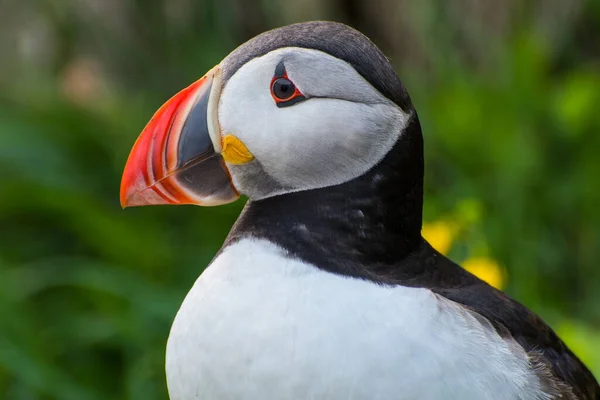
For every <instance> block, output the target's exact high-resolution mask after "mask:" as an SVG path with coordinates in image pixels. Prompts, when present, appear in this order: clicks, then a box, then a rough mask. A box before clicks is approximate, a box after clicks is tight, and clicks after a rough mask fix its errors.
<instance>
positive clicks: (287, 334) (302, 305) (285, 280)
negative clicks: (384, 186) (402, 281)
mask: <svg viewBox="0 0 600 400" xmlns="http://www.w3.org/2000/svg"><path fill="white" fill-rule="evenodd" d="M167 380H168V385H169V393H170V396H171V399H172V400H193V399H203V400H211V399H218V400H246V399H247V400H258V399H260V400H269V399H273V400H275V399H277V400H287V399H289V400H292V399H293V400H298V399H315V400H316V399H319V400H322V399H329V400H342V399H343V400H377V399H381V400H384V399H386V400H387V399H407V400H416V399H427V400H442V399H444V400H447V399H460V400H469V399H477V400H485V399H495V400H517V399H520V400H534V399H546V398H549V397H547V396H545V395H544V394H543V393H542V392H541V391H540V388H539V386H540V385H539V381H538V378H537V377H536V375H535V374H534V372H533V371H532V370H531V366H530V365H529V361H528V358H527V355H526V353H525V352H524V350H523V349H522V348H521V347H520V346H517V345H516V344H515V343H514V342H511V341H509V340H505V339H503V338H501V337H500V336H499V335H498V334H497V333H496V331H494V329H492V327H491V325H490V324H489V322H487V321H486V320H484V319H483V318H481V317H477V316H476V315H475V314H472V313H471V312H469V311H467V310H466V309H465V308H464V307H461V306H459V305H457V304H456V303H453V302H452V301H450V300H447V299H445V298H443V297H440V296H437V295H435V294H434V293H433V292H431V291H430V290H427V289H423V288H409V287H404V286H381V285H377V284H375V283H373V282H369V281H364V280H360V279H355V278H349V277H343V276H340V275H336V274H332V273H328V272H325V271H323V270H320V269H318V268H316V267H315V266H312V265H309V264H306V263H304V262H302V261H300V260H297V259H293V258H290V257H289V256H288V255H287V254H286V253H285V252H284V250H282V249H281V248H279V247H278V246H276V245H274V244H272V243H270V242H267V241H265V240H257V239H243V240H241V241H240V242H238V243H236V244H233V245H230V246H229V247H226V248H225V249H224V251H223V252H222V253H221V254H220V255H219V256H218V257H217V258H216V259H215V260H214V262H213V263H212V264H211V265H210V266H209V267H208V268H207V270H206V271H205V272H204V273H203V274H202V275H201V276H200V278H198V280H197V281H196V283H195V284H194V286H193V288H192V289H191V291H190V292H189V294H188V295H187V297H186V299H185V301H184V303H183V305H182V306H181V309H180V310H179V313H178V314H177V317H176V319H175V322H174V324H173V327H172V330H171V334H170V337H169V341H168V345H167Z"/></svg>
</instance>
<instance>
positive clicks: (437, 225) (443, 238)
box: [422, 220, 455, 255]
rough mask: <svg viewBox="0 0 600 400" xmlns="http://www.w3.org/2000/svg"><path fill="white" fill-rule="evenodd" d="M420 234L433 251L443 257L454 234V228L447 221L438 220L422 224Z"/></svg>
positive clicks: (448, 249)
mask: <svg viewBox="0 0 600 400" xmlns="http://www.w3.org/2000/svg"><path fill="white" fill-rule="evenodd" d="M422 233H423V237H424V238H425V240H427V241H428V242H429V244H431V245H432V246H433V248H434V249H436V250H437V251H439V252H440V253H442V254H444V255H446V254H448V251H450V247H451V246H452V241H453V240H454V233H455V229H454V227H453V226H452V225H451V224H450V223H449V222H448V221H443V220H439V221H436V222H426V223H424V224H423V229H422Z"/></svg>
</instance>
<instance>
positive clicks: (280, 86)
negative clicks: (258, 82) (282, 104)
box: [271, 78, 296, 100]
mask: <svg viewBox="0 0 600 400" xmlns="http://www.w3.org/2000/svg"><path fill="white" fill-rule="evenodd" d="M271 91H272V92H273V96H275V97H276V98H277V99H279V100H288V99H290V98H291V97H292V96H293V95H294V93H295V92H296V86H295V85H294V84H293V83H292V81H290V80H289V79H286V78H278V79H276V80H275V81H274V82H273V86H272V87H271Z"/></svg>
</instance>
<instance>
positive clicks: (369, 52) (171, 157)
mask: <svg viewBox="0 0 600 400" xmlns="http://www.w3.org/2000/svg"><path fill="white" fill-rule="evenodd" d="M423 157H424V155H423V137H422V134H421V126H420V124H419V119H418V116H417V112H416V111H415V108H414V106H413V104H412V102H411V100H410V97H409V95H408V93H407V91H406V88H405V87H404V85H403V84H402V83H401V81H400V79H399V78H398V76H397V75H396V73H395V71H394V68H393V67H392V65H391V63H390V62H389V60H388V59H387V58H386V57H385V55H384V54H383V53H382V51H380V50H379V48H378V47H377V46H376V45H375V44H373V43H372V42H371V41H370V40H369V39H368V38H367V37H366V36H365V35H363V34H362V33H360V32H358V31H357V30H354V29H353V28H351V27H349V26H346V25H344V24H341V23H337V22H324V21H312V22H304V23H298V24H293V25H288V26H284V27H281V28H277V29H274V30H270V31H267V32H265V33H262V34H260V35H258V36H256V37H254V38H253V39H251V40H249V41H248V42H246V43H244V44H242V45H241V46H239V47H238V48H237V49H235V50H234V51H233V52H232V53H230V54H229V55H228V56H227V57H226V58H225V59H224V60H223V61H221V62H220V63H219V64H218V65H216V66H215V67H214V68H213V69H211V70H210V71H209V72H208V73H206V74H205V75H204V76H203V77H202V78H200V79H199V80H197V81H196V82H194V83H192V84H191V85H190V86H189V87H187V88H185V89H183V90H182V91H180V92H179V93H177V94H175V95H174V96H173V97H172V98H171V99H169V100H168V101H167V102H166V103H165V104H164V105H163V106H162V107H160V109H159V110H158V111H157V112H156V113H155V114H154V116H153V117H152V118H151V120H150V122H149V123H148V124H147V125H146V127H145V128H144V129H143V131H142V133H141V134H140V136H139V137H138V139H137V141H136V142H135V144H134V145H133V148H132V150H131V152H130V155H129V158H128V160H127V163H126V165H125V169H124V172H123V178H122V182H121V192H120V199H121V204H122V206H123V207H127V206H143V205H162V204H192V205H200V206H216V205H220V204H225V203H229V202H233V201H235V200H236V199H238V198H239V197H240V195H244V196H246V197H247V198H248V201H247V203H246V205H245V208H244V210H243V211H242V213H241V215H240V216H239V218H238V220H237V221H236V223H235V224H234V226H233V228H232V230H231V231H230V233H229V235H228V237H227V238H226V240H225V242H224V244H223V246H222V248H221V249H220V250H219V251H218V253H217V255H216V256H215V257H214V259H213V260H212V262H211V263H210V264H209V265H208V266H207V267H206V269H204V271H203V272H202V274H201V275H200V276H199V278H198V279H197V280H196V282H195V283H194V284H193V286H192V288H191V290H190V291H189V293H188V294H187V296H186V297H185V300H184V301H183V303H182V305H181V307H180V309H179V311H178V313H177V315H176V317H175V319H174V322H173V325H172V328H171V331H170V334H169V338H168V342H167V348H166V363H165V364H166V378H167V386H168V391H169V396H170V398H171V399H172V400H194V399H203V400H256V399H261V400H270V399H277V400H288V399H290V400H291V399H294V400H298V399H313V400H320V399H329V400H384V399H385V400H389V399H402V400H404V399H406V400H413V399H415V400H416V399H425V400H441V399H461V400H470V399H477V400H485V399H490V400H491V399H494V400H517V399H519V400H550V399H568V400H575V399H577V400H598V399H600V387H599V386H598V383H597V381H596V380H595V378H594V377H593V375H592V373H591V372H590V371H589V370H588V369H587V368H586V366H585V365H584V364H583V363H582V362H581V361H580V360H579V359H578V358H577V357H576V356H575V355H574V354H573V352H572V351H571V350H570V349H569V348H568V347H567V346H566V345H565V344H564V343H563V342H562V341H561V340H560V339H559V337H558V336H557V335H556V333H555V332H554V331H553V330H552V329H551V328H550V327H549V326H548V325H547V324H546V323H544V322H543V321H542V319H540V318H539V317H538V316H537V315H535V314H534V313H533V312H531V311H530V310H528V309H527V308H526V307H524V306H523V305H521V304H520V303H518V302H517V301H515V300H513V299H511V298H509V297H508V296H507V295H505V294H504V293H502V292H501V291H499V290H496V289H495V288H493V287H491V286H489V285H488V284H486V283H485V282H483V281H481V280H480V279H478V278H477V277H475V276H474V275H472V274H470V273H469V272H467V271H465V270H464V269H462V268H461V267H460V266H459V265H457V264H455V263H454V262H452V261H451V260H449V259H448V258H446V257H445V256H443V255H442V254H440V253H439V252H437V251H436V250H435V249H434V248H432V246H431V245H430V244H429V243H428V242H427V241H426V240H425V239H424V238H423V237H422V235H421V225H422V206H423V175H424V166H423ZM202 267H203V266H199V269H201V268H202Z"/></svg>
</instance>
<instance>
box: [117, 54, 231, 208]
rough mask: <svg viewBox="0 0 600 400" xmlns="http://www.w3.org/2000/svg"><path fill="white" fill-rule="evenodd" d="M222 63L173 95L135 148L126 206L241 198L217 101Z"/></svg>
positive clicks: (124, 184)
mask: <svg viewBox="0 0 600 400" xmlns="http://www.w3.org/2000/svg"><path fill="white" fill-rule="evenodd" d="M220 87H221V79H220V68H219V66H217V67H215V68H213V69H212V70H211V71H209V72H208V73H207V74H206V75H205V76H203V77H202V78H201V79H199V80H198V81H196V82H194V83H192V84H191V85H190V86H188V87H187V88H185V89H183V90H182V91H180V92H179V93H177V94H176V95H175V96H173V97H172V98H171V99H169V100H168V101H167V102H166V103H165V104H164V105H163V106H162V107H161V108H160V109H159V110H158V111H157V112H156V113H155V114H154V116H153V117H152V119H151V120H150V122H148V124H147V125H146V127H145V128H144V130H143V131H142V133H141V134H140V136H139V137H138V139H137V141H136V142H135V144H134V145H133V149H132V150H131V153H130V154H129V158H128V160H127V164H126V165H125V170H124V171H123V178H122V181H121V206H122V207H129V206H143V205H157V204H196V205H204V206H212V205H219V204H225V203H230V202H232V201H235V200H236V199H237V198H238V197H239V194H238V192H237V190H236V189H235V187H234V186H233V183H232V182H231V176H230V174H229V171H228V170H227V166H226V164H225V161H224V159H223V157H221V154H220V152H221V147H222V144H221V134H220V132H219V124H218V122H217V103H218V100H219V95H220V89H221V88H220Z"/></svg>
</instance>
